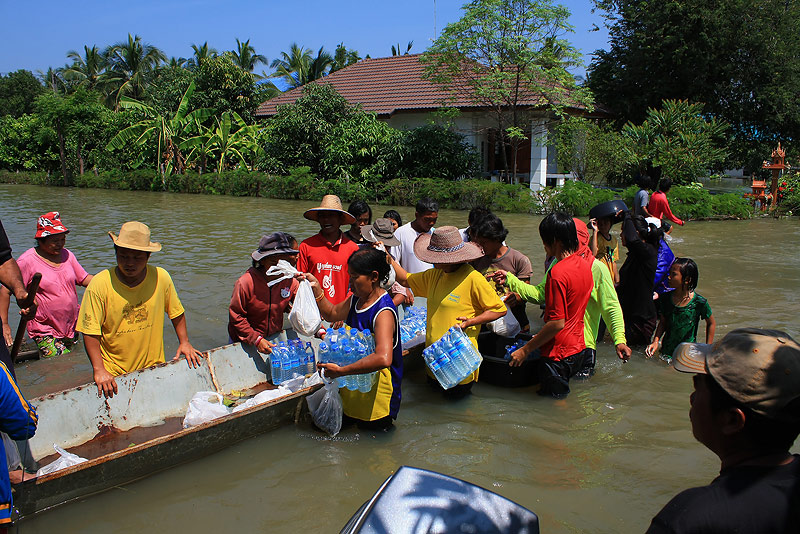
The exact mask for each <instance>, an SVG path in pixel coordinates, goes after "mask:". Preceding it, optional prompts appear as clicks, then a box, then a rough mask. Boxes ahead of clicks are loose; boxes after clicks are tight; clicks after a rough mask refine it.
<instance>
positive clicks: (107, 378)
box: [83, 333, 117, 398]
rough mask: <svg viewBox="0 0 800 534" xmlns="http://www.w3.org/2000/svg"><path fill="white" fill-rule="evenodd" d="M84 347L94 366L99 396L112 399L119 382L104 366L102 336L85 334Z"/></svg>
mask: <svg viewBox="0 0 800 534" xmlns="http://www.w3.org/2000/svg"><path fill="white" fill-rule="evenodd" d="M83 346H84V348H85V349H86V355H87V356H89V361H90V362H91V364H92V371H93V373H94V383H95V384H97V394H98V395H100V394H101V393H102V394H103V395H104V396H105V397H106V398H111V397H113V396H114V395H115V394H116V393H117V382H116V381H115V380H114V377H113V376H112V375H111V373H109V372H108V371H107V370H106V367H105V365H103V353H102V352H101V351H100V336H94V335H91V334H86V333H84V334H83Z"/></svg>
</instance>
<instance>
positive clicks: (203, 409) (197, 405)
mask: <svg viewBox="0 0 800 534" xmlns="http://www.w3.org/2000/svg"><path fill="white" fill-rule="evenodd" d="M229 413H231V411H230V409H229V408H228V407H227V406H225V405H224V404H223V403H222V395H220V394H219V393H217V392H216V391H199V392H197V393H195V394H194V396H193V397H192V400H190V401H189V408H188V409H187V410H186V417H184V418H183V428H189V427H191V426H196V425H200V424H202V423H207V422H208V421H213V420H214V419H217V418H219V417H222V416H223V415H228V414H229Z"/></svg>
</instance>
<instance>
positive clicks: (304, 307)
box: [289, 280, 322, 337]
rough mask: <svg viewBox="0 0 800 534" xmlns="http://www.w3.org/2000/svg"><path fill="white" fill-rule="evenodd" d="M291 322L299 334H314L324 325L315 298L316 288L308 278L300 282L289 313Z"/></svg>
mask: <svg viewBox="0 0 800 534" xmlns="http://www.w3.org/2000/svg"><path fill="white" fill-rule="evenodd" d="M289 322H290V323H292V328H294V330H295V332H297V333H298V334H302V335H304V336H309V337H311V336H313V335H314V334H316V333H317V331H318V330H319V327H320V326H322V318H321V317H320V316H319V308H317V301H316V299H314V290H313V289H311V284H310V283H309V281H308V280H303V281H302V282H300V287H299V288H297V295H295V297H294V304H292V311H291V313H289Z"/></svg>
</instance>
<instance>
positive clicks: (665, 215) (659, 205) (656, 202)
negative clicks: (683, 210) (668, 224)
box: [647, 191, 683, 226]
mask: <svg viewBox="0 0 800 534" xmlns="http://www.w3.org/2000/svg"><path fill="white" fill-rule="evenodd" d="M647 211H649V212H650V215H652V216H653V217H655V218H656V219H669V220H670V221H672V222H674V223H675V224H678V225H680V226H683V221H682V220H681V219H679V218H677V217H676V216H675V215H673V213H672V209H670V207H669V201H668V200H667V195H666V194H664V193H662V192H661V191H656V192H655V193H653V196H652V197H651V198H650V204H649V205H648V206H647Z"/></svg>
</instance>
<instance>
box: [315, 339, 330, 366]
mask: <svg viewBox="0 0 800 534" xmlns="http://www.w3.org/2000/svg"><path fill="white" fill-rule="evenodd" d="M317 352H318V353H319V354H318V356H319V363H329V362H330V361H331V349H330V347H329V346H328V344H327V343H325V342H324V341H323V342H322V343H320V344H319V347H317Z"/></svg>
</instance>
